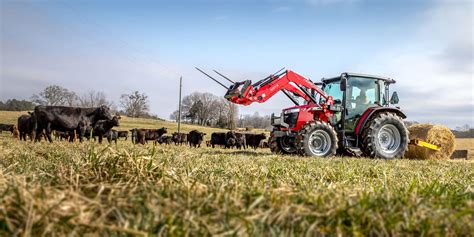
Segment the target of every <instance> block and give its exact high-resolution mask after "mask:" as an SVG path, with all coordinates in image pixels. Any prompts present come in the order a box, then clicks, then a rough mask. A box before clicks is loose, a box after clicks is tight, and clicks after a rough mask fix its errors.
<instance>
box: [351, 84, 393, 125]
mask: <svg viewBox="0 0 474 237" xmlns="http://www.w3.org/2000/svg"><path fill="white" fill-rule="evenodd" d="M381 83H382V85H381ZM346 93H347V94H346V109H347V115H346V119H345V121H344V128H345V131H346V132H347V133H353V132H354V129H355V126H356V124H357V121H358V120H359V118H360V117H361V116H362V114H363V113H364V112H365V111H366V110H367V109H368V108H369V107H373V106H377V107H379V106H380V105H381V101H380V98H381V97H382V98H383V95H382V94H384V93H385V87H384V86H383V81H382V80H376V79H373V78H367V77H349V79H348V83H347V89H346Z"/></svg>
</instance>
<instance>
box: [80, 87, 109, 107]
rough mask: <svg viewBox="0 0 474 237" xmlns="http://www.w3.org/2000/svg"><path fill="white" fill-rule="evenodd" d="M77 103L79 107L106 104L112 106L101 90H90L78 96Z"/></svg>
mask: <svg viewBox="0 0 474 237" xmlns="http://www.w3.org/2000/svg"><path fill="white" fill-rule="evenodd" d="M79 105H80V106H81V107H89V108H91V107H99V106H101V105H106V106H108V107H109V108H112V107H114V105H113V103H112V102H111V101H109V100H107V96H106V95H105V93H104V92H102V91H94V90H90V91H88V92H87V93H85V94H83V95H82V96H80V97H79Z"/></svg>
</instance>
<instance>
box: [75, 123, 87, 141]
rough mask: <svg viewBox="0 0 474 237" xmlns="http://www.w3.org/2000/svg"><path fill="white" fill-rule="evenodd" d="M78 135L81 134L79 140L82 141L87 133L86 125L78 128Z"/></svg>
mask: <svg viewBox="0 0 474 237" xmlns="http://www.w3.org/2000/svg"><path fill="white" fill-rule="evenodd" d="M76 131H77V135H78V136H79V142H82V141H83V140H84V135H85V134H86V127H85V126H81V127H78V128H77V129H76Z"/></svg>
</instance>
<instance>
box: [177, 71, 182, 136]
mask: <svg viewBox="0 0 474 237" xmlns="http://www.w3.org/2000/svg"><path fill="white" fill-rule="evenodd" d="M182 87H183V77H180V78H179V107H178V132H181V88H182Z"/></svg>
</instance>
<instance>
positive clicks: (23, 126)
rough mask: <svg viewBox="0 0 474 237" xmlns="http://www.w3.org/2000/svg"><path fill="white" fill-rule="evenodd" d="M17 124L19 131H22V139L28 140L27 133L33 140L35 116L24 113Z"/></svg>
mask: <svg viewBox="0 0 474 237" xmlns="http://www.w3.org/2000/svg"><path fill="white" fill-rule="evenodd" d="M17 125H18V126H17V127H18V132H20V140H23V141H26V136H27V135H28V136H29V137H30V139H31V140H33V137H32V136H31V133H32V131H33V127H34V126H35V124H34V120H33V118H32V117H31V114H24V115H21V116H20V117H18V123H17Z"/></svg>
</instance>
